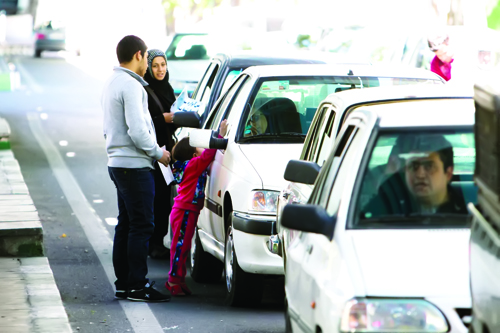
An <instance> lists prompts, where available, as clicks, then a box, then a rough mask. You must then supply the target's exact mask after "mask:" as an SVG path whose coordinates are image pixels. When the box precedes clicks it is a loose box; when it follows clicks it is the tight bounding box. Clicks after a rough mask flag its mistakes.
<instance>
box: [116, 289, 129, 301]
mask: <svg viewBox="0 0 500 333" xmlns="http://www.w3.org/2000/svg"><path fill="white" fill-rule="evenodd" d="M127 297H128V291H127V290H116V292H115V298H116V299H127Z"/></svg>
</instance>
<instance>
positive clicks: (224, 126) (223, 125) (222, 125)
mask: <svg viewBox="0 0 500 333" xmlns="http://www.w3.org/2000/svg"><path fill="white" fill-rule="evenodd" d="M226 133H227V119H224V120H223V121H221V123H220V127H219V135H220V136H222V137H225V136H226Z"/></svg>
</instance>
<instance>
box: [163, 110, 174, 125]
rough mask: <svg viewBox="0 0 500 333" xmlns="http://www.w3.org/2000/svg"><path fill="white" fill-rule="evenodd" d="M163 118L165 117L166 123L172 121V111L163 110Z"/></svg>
mask: <svg viewBox="0 0 500 333" xmlns="http://www.w3.org/2000/svg"><path fill="white" fill-rule="evenodd" d="M163 118H165V122H166V123H167V124H171V123H173V122H174V113H173V112H165V113H164V114H163Z"/></svg>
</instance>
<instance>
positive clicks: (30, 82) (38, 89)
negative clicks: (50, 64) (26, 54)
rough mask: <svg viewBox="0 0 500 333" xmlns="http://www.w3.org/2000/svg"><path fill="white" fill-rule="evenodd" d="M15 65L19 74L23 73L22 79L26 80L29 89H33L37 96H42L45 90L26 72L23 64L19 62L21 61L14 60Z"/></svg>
mask: <svg viewBox="0 0 500 333" xmlns="http://www.w3.org/2000/svg"><path fill="white" fill-rule="evenodd" d="M14 63H15V65H16V68H17V70H18V71H19V73H21V79H24V80H25V81H26V83H27V84H28V87H30V88H31V89H33V90H34V91H35V92H36V93H37V94H41V93H42V92H43V88H42V87H41V86H40V85H39V84H38V83H36V81H35V79H33V76H31V74H30V73H29V72H28V71H27V70H26V68H24V66H23V65H21V62H19V60H18V59H16V60H14Z"/></svg>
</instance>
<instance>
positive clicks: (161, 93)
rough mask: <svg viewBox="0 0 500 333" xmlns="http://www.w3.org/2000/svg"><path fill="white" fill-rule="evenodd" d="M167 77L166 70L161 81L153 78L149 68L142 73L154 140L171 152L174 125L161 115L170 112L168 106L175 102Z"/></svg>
mask: <svg viewBox="0 0 500 333" xmlns="http://www.w3.org/2000/svg"><path fill="white" fill-rule="evenodd" d="M168 78H169V76H168V72H167V74H166V75H165V78H164V79H163V80H162V81H158V80H157V79H155V78H153V77H152V76H151V74H150V73H149V70H148V71H146V74H145V75H144V79H145V80H146V82H147V83H149V86H146V91H147V93H148V109H149V113H150V114H151V118H152V119H153V124H154V126H155V131H156V141H157V142H158V145H159V146H160V147H162V146H165V148H166V149H167V150H168V151H169V152H172V147H173V146H174V144H175V137H174V132H175V129H176V126H175V125H174V124H171V123H166V122H165V118H164V117H163V112H170V107H171V106H172V104H173V103H174V102H175V95H174V90H173V89H172V86H170V83H168ZM150 89H152V90H153V91H154V94H155V95H156V97H157V98H158V100H159V102H160V103H161V107H162V108H163V110H162V108H161V107H160V106H159V105H158V103H157V100H156V99H155V98H154V97H153V96H152V94H151V90H150Z"/></svg>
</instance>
